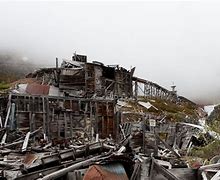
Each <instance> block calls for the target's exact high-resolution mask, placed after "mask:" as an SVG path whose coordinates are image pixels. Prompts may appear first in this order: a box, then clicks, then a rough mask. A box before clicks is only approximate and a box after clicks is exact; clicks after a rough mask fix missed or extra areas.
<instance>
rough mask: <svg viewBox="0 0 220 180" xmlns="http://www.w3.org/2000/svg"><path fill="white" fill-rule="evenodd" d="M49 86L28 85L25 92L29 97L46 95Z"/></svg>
mask: <svg viewBox="0 0 220 180" xmlns="http://www.w3.org/2000/svg"><path fill="white" fill-rule="evenodd" d="M49 89H50V86H48V85H41V84H35V83H32V84H28V85H27V88H26V92H27V93H28V94H31V95H48V93H49Z"/></svg>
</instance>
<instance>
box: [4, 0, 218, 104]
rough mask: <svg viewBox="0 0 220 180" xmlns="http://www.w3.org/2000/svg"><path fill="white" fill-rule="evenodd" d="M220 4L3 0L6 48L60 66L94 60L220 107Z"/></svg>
mask: <svg viewBox="0 0 220 180" xmlns="http://www.w3.org/2000/svg"><path fill="white" fill-rule="evenodd" d="M219 49H220V3H218V2H209V1H206V2H198V1H193V2H189V1H188V2H177V1H173V2H172V1H168V2H164V1H163V2H159V1H157V2H153V1H152V2H150V1H148V2H120V3H118V2H91V1H90V2H6V1H5V2H0V50H1V51H16V52H18V53H20V54H22V56H23V57H24V59H25V60H29V61H34V62H36V63H40V64H51V65H54V64H55V57H58V58H59V59H60V60H61V59H62V58H69V59H70V58H71V56H72V53H74V52H75V51H76V52H77V53H79V54H80V53H81V54H86V55H87V56H88V58H89V60H91V61H92V60H96V61H101V62H103V63H104V64H106V65H107V64H120V65H121V66H123V67H126V68H128V69H130V68H131V67H134V66H135V67H136V72H135V75H136V76H139V77H141V78H145V79H148V80H151V81H153V82H156V83H158V84H160V85H162V86H164V87H166V88H168V89H170V85H171V84H172V83H173V82H174V83H175V85H177V90H178V94H180V95H183V96H186V97H187V98H190V99H192V100H194V101H197V102H202V103H217V102H220V79H219V77H220V50H219Z"/></svg>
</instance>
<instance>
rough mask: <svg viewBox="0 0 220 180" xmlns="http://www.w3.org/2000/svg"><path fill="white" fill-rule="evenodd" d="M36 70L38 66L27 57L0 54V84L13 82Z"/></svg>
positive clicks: (14, 54)
mask: <svg viewBox="0 0 220 180" xmlns="http://www.w3.org/2000/svg"><path fill="white" fill-rule="evenodd" d="M37 68H38V66H37V65H36V64H33V63H32V62H31V61H30V60H29V59H28V58H27V57H23V56H21V55H19V54H16V53H8V52H6V53H2V52H0V82H6V83H10V82H13V81H15V80H17V79H20V78H23V77H25V75H26V74H28V73H30V72H32V71H34V70H35V69H37Z"/></svg>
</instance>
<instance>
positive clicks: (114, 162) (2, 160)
mask: <svg viewBox="0 0 220 180" xmlns="http://www.w3.org/2000/svg"><path fill="white" fill-rule="evenodd" d="M134 71H135V68H133V69H131V70H126V69H125V68H122V67H120V66H118V65H114V66H105V65H104V64H103V63H100V62H97V61H94V62H92V63H88V62H87V57H86V56H83V55H77V54H74V56H73V57H72V60H63V62H62V64H61V67H58V59H56V67H54V68H44V69H40V70H37V71H35V72H33V73H31V74H28V75H27V78H26V79H23V80H19V81H17V82H15V83H14V84H13V88H11V90H10V92H9V93H8V94H6V95H2V96H1V97H0V170H1V173H0V176H1V179H19V180H26V179H37V180H49V179H67V180H76V179H77V180H80V179H84V180H92V179H100V180H101V179H105V180H108V179H109V180H110V179H116V180H119V179H120V180H121V179H125V180H126V179H131V180H138V179H143V180H148V179H149V180H164V179H168V180H184V179H187V180H196V179H198V180H200V179H205V180H206V179H212V180H216V179H219V177H220V165H219V159H220V157H219V156H216V157H215V158H214V159H211V158H210V159H208V158H207V159H202V158H200V159H199V158H197V157H191V156H192V153H193V151H195V148H200V147H205V146H206V145H207V144H209V143H210V142H214V141H215V140H216V136H213V134H210V133H209V129H208V126H207V125H206V124H201V123H200V122H201V120H202V119H203V120H204V119H205V118H206V117H207V114H206V113H205V112H204V111H203V110H202V109H201V107H199V106H198V105H196V104H195V103H193V102H192V101H190V100H188V99H187V98H184V97H181V96H178V94H177V92H176V91H175V90H174V88H173V90H171V91H169V90H167V89H165V88H163V87H161V86H159V85H158V84H156V83H153V82H150V81H148V80H144V79H141V78H138V77H134ZM207 160H209V161H210V163H212V164H208V163H209V162H208V161H207Z"/></svg>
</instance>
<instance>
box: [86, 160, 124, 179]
mask: <svg viewBox="0 0 220 180" xmlns="http://www.w3.org/2000/svg"><path fill="white" fill-rule="evenodd" d="M94 179H97V180H113V179H114V180H128V176H127V174H126V172H125V169H124V167H123V166H122V165H121V164H118V163H117V164H108V165H104V166H98V165H93V166H91V167H90V168H89V169H88V171H87V172H86V174H85V176H84V178H83V180H94Z"/></svg>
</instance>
